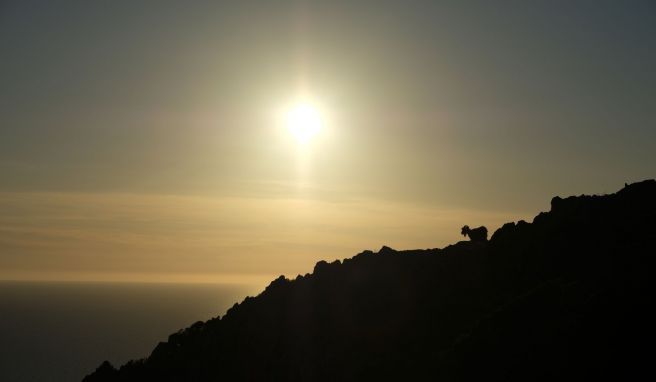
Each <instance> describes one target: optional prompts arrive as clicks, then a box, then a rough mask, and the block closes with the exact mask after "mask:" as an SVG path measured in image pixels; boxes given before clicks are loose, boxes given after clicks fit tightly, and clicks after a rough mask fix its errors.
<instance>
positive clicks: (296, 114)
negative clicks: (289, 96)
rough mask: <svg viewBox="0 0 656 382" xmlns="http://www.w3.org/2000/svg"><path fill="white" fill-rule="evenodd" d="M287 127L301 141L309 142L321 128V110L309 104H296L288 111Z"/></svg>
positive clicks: (302, 142) (303, 142)
mask: <svg viewBox="0 0 656 382" xmlns="http://www.w3.org/2000/svg"><path fill="white" fill-rule="evenodd" d="M287 129H289V132H290V133H292V135H293V136H294V138H296V140H297V141H298V142H299V143H301V144H306V143H308V142H309V141H310V139H311V138H312V137H314V136H315V135H316V134H317V133H318V132H319V130H321V118H320V116H319V112H318V111H317V109H315V108H314V107H312V106H311V105H308V104H299V105H296V106H294V107H293V108H292V109H291V110H290V111H289V112H288V113H287Z"/></svg>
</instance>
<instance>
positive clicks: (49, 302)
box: [0, 281, 263, 382]
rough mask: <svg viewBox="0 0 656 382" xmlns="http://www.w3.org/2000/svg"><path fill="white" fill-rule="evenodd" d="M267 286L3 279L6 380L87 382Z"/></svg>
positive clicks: (0, 315) (0, 351) (1, 365)
mask: <svg viewBox="0 0 656 382" xmlns="http://www.w3.org/2000/svg"><path fill="white" fill-rule="evenodd" d="M262 289H263V286H262V285H246V284H244V285H241V284H155V283H89V282H84V283H82V282H13V281H12V282H9V281H0V381H4V382H13V381H20V382H29V381H80V380H82V378H83V377H84V376H85V375H87V374H89V373H91V372H92V371H93V370H95V368H96V367H97V366H99V365H100V364H101V363H102V362H103V361H105V360H108V361H110V362H111V363H112V364H113V365H115V366H119V365H122V364H123V363H125V362H127V361H128V360H130V359H138V358H143V357H147V356H148V355H149V354H150V352H151V351H152V350H153V348H154V347H155V346H156V345H157V343H158V342H160V341H165V340H166V339H167V337H168V335H169V334H171V333H175V332H177V331H178V330H180V329H182V328H185V327H188V326H190V325H191V324H193V323H195V322H197V321H206V320H208V319H210V318H213V317H216V316H218V315H221V316H222V315H224V314H225V312H226V310H227V309H228V308H230V307H231V306H232V305H234V303H235V302H241V301H242V300H243V299H244V298H245V297H246V296H254V295H257V294H258V293H259V292H261V290H262Z"/></svg>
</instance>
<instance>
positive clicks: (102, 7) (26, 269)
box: [0, 0, 656, 282]
mask: <svg viewBox="0 0 656 382" xmlns="http://www.w3.org/2000/svg"><path fill="white" fill-rule="evenodd" d="M493 3H494V4H493ZM655 68H656V3H655V2H653V1H602V0H595V1H571V0H568V1H500V2H490V1H402V2H401V1H360V2H358V1H323V2H320V1H234V2H220V1H207V2H203V1H184V2H183V1H82V0H81V1H57V2H52V1H31V0H21V1H2V2H0V279H35V280H39V279H48V280H58V279H62V280H145V281H148V280H158V281H166V280H168V281H171V280H173V281H217V282H240V281H244V280H250V279H253V280H255V279H258V280H259V279H260V278H263V279H267V278H270V277H271V276H273V275H277V274H285V275H288V276H295V275H296V274H297V273H306V272H310V271H311V269H312V266H313V264H314V263H315V262H316V261H318V260H320V259H328V260H330V259H335V258H345V257H350V256H352V255H354V254H356V253H357V252H360V251H361V250H364V249H377V248H379V247H380V246H382V245H384V244H385V245H389V246H392V247H395V248H427V247H442V246H445V245H447V244H449V243H453V242H455V241H457V240H460V239H461V236H460V235H459V233H460V227H461V226H462V225H464V224H469V225H472V226H478V225H482V224H485V225H487V226H488V228H490V229H491V230H494V229H496V228H497V227H499V226H500V225H501V224H502V223H504V222H507V221H513V220H518V219H531V218H532V217H533V216H534V215H536V214H537V213H538V212H539V211H543V210H547V209H548V207H549V200H550V199H551V197H553V196H555V195H561V196H566V195H571V194H581V193H588V194H589V193H608V192H614V191H616V190H618V189H619V188H621V187H622V186H623V184H624V183H625V182H632V181H637V180H642V179H645V178H653V177H654V176H655V174H656V70H655ZM300 99H308V100H310V101H311V102H313V103H314V104H315V105H316V106H317V108H318V109H319V110H320V113H321V115H322V120H323V124H324V126H323V129H322V130H321V132H320V134H318V135H317V136H316V139H314V140H313V141H312V142H311V143H310V145H309V146H308V147H306V148H304V150H301V149H300V148H299V147H298V145H297V144H296V142H295V141H294V140H293V139H292V137H291V136H290V135H289V133H288V132H287V131H286V129H285V128H284V123H283V122H282V119H283V118H282V117H281V116H283V115H284V113H285V110H287V109H289V108H290V107H291V106H293V105H294V103H295V102H297V101H298V100H300Z"/></svg>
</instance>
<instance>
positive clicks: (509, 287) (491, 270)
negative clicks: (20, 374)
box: [85, 180, 656, 381]
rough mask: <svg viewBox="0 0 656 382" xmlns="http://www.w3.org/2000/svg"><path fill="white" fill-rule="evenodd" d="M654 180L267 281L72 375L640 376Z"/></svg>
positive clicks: (647, 319) (654, 233)
mask: <svg viewBox="0 0 656 382" xmlns="http://www.w3.org/2000/svg"><path fill="white" fill-rule="evenodd" d="M655 242H656V182H655V181H653V180H649V181H644V182H641V183H636V184H632V185H630V186H626V187H625V188H624V189H622V190H621V191H619V192H617V193H616V194H612V195H605V196H580V197H569V198H566V199H561V198H558V197H556V198H554V199H553V200H552V203H551V211H549V212H546V213H541V214H540V215H538V216H536V217H535V219H534V221H533V223H526V222H519V223H517V224H514V223H509V224H506V225H504V226H503V227H502V228H500V229H499V230H497V231H496V232H495V233H494V234H493V236H492V238H491V239H490V241H489V242H487V243H474V242H460V243H458V244H455V245H452V246H449V247H446V248H444V249H432V250H414V251H395V250H393V249H390V248H387V247H383V248H382V249H381V250H380V251H379V252H378V253H373V252H371V251H365V252H363V253H361V254H359V255H357V256H355V257H353V258H352V259H346V260H344V261H342V262H339V261H336V262H333V263H330V264H329V263H326V262H319V263H317V265H316V266H315V268H314V272H313V273H312V274H308V275H305V276H302V277H301V276H299V277H298V278H296V279H295V280H293V281H291V280H287V279H285V278H284V277H280V278H278V279H276V280H274V281H273V282H272V283H271V284H270V285H269V286H268V287H267V288H266V289H265V290H264V292H262V293H261V294H260V295H259V296H257V297H255V298H251V297H249V298H246V299H245V300H244V301H243V302H242V303H241V304H236V305H235V306H234V307H233V308H231V309H230V310H229V311H228V312H227V313H226V315H225V316H224V317H221V318H219V317H217V318H214V319H211V320H209V321H207V322H198V323H196V324H194V325H192V326H191V327H189V328H187V329H185V330H182V331H180V332H178V333H175V334H173V335H171V336H170V337H169V339H168V341H167V342H163V343H160V344H159V345H157V347H156V348H155V349H154V350H153V352H152V354H151V355H150V356H149V357H148V358H146V359H143V360H138V361H131V362H129V363H128V364H126V365H123V366H122V367H121V368H120V369H118V370H117V369H115V368H113V367H112V366H111V365H109V364H108V363H104V364H103V365H101V367H99V368H98V370H96V371H95V372H94V373H92V374H91V375H89V376H87V377H86V378H85V381H118V380H120V381H128V380H135V381H136V380H148V379H150V380H154V379H157V380H198V381H203V380H226V381H360V380H399V379H403V380H418V379H425V378H431V379H442V380H453V381H455V380H473V379H479V378H485V379H486V380H517V381H519V380H527V379H529V380H553V379H563V378H566V377H583V378H586V379H589V378H591V377H599V376H606V377H607V376H609V375H614V376H617V377H622V378H623V379H626V377H627V376H637V375H639V374H640V373H641V372H644V371H647V370H648V367H649V364H650V362H648V360H647V357H648V355H649V354H650V352H649V351H648V349H649V347H648V345H649V343H650V342H651V338H652V337H653V336H652V334H651V330H652V329H651V328H652V327H653V324H652V323H653V322H654V321H653V318H654V317H653V315H652V314H651V313H650V310H651V307H652V302H651V301H652V298H653V285H654V283H653V281H652V278H651V274H652V270H653V260H652V258H653V256H654V255H656V250H655V245H654V243H655Z"/></svg>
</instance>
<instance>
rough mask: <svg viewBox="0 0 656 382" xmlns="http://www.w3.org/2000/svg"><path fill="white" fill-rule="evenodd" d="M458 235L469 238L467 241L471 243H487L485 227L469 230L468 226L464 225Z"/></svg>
mask: <svg viewBox="0 0 656 382" xmlns="http://www.w3.org/2000/svg"><path fill="white" fill-rule="evenodd" d="M460 234H462V236H469V240H471V241H477V242H484V241H487V228H485V227H478V228H474V229H470V228H469V226H468V225H466V226H464V227H462V230H461V231H460Z"/></svg>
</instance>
